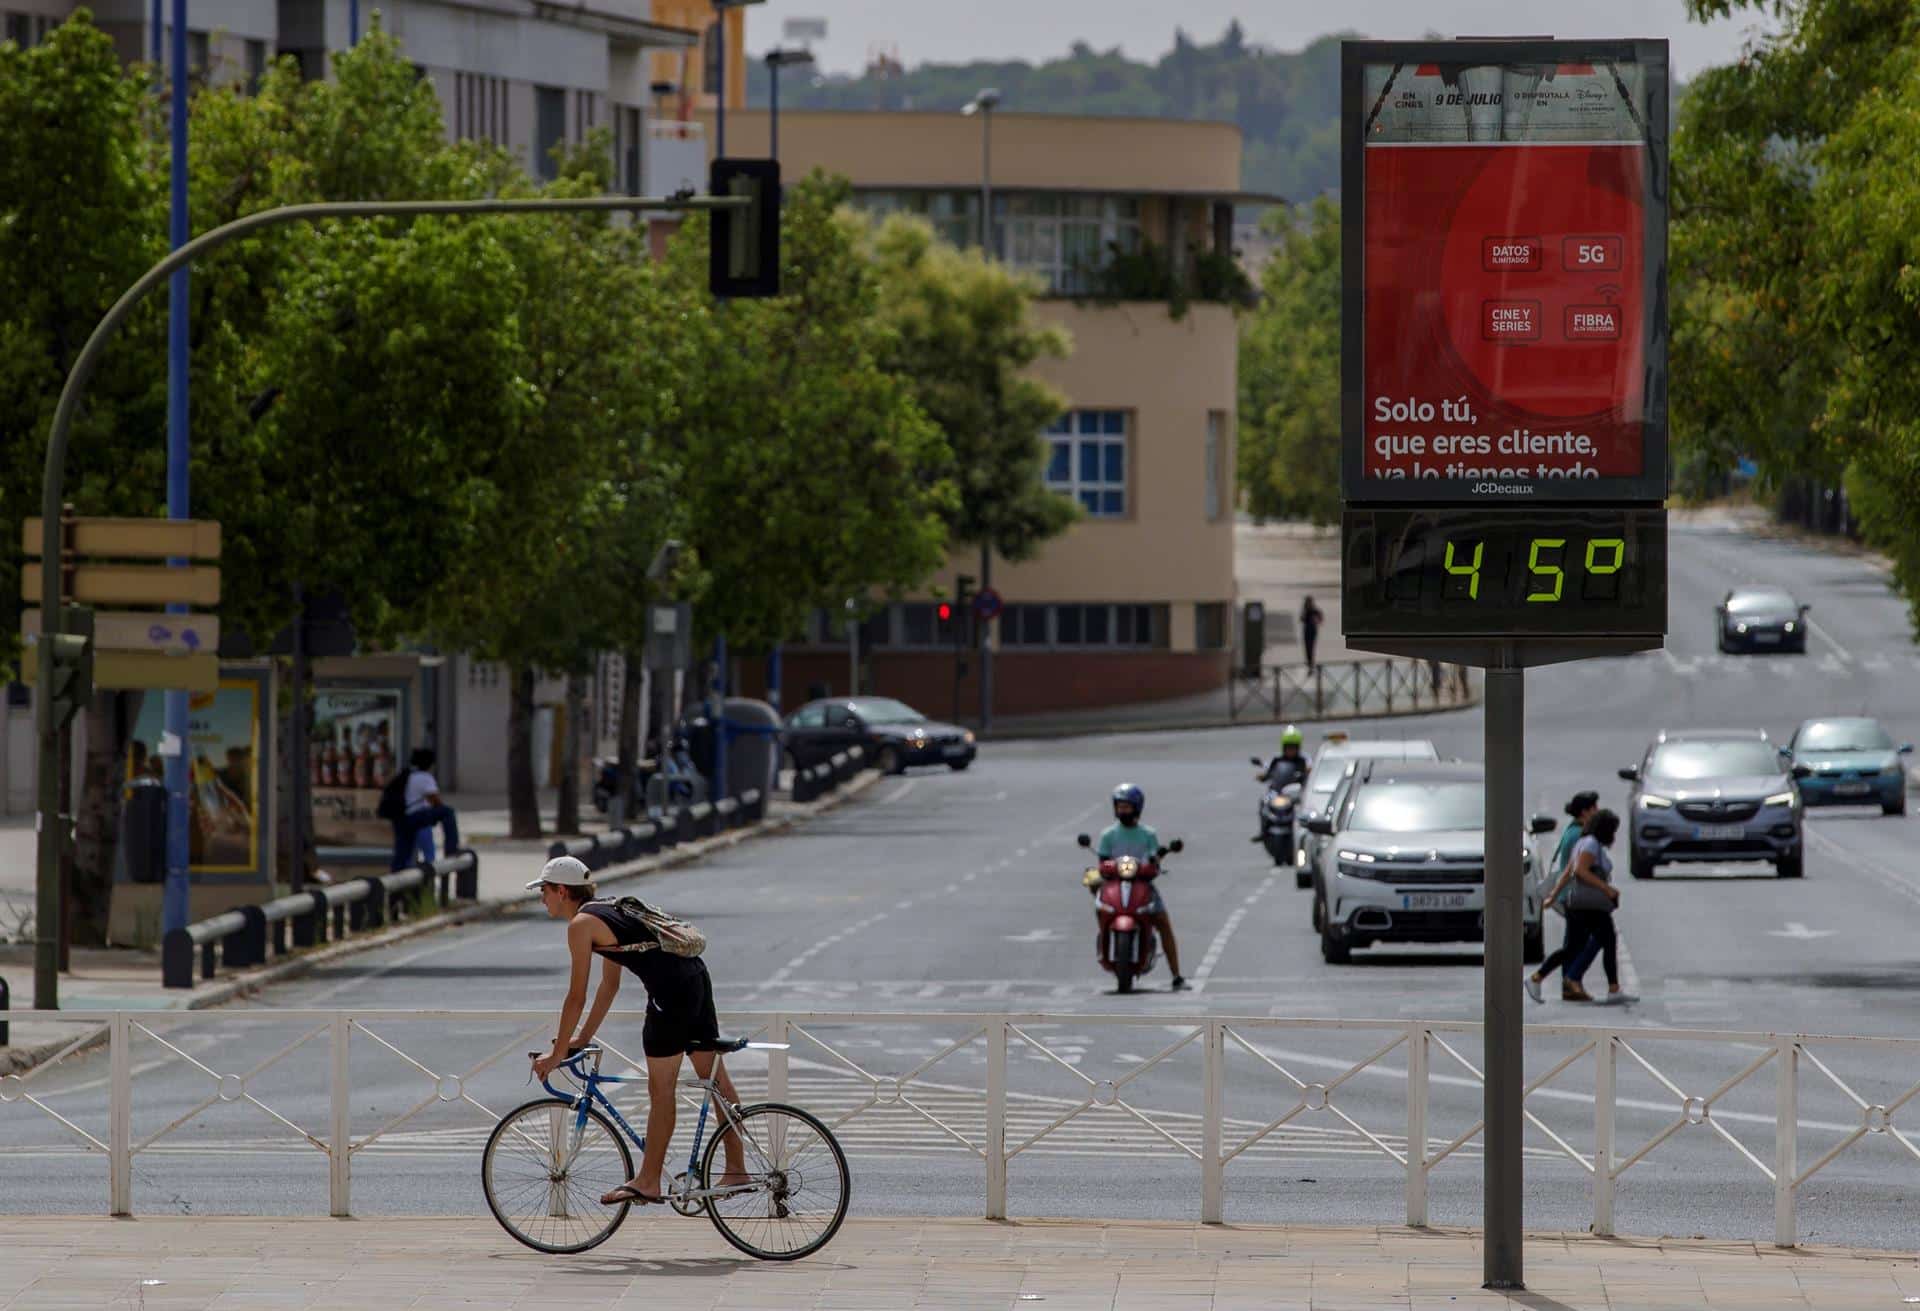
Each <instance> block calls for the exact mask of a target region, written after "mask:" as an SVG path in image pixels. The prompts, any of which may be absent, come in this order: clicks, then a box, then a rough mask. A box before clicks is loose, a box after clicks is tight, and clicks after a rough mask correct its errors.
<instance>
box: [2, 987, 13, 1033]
mask: <svg viewBox="0 0 1920 1311" xmlns="http://www.w3.org/2000/svg"><path fill="white" fill-rule="evenodd" d="M12 1006H13V996H12V989H10V988H8V987H7V981H6V980H5V979H4V978H0V1015H5V1014H6V1013H7V1011H8V1010H9V1009H11V1007H12ZM6 1045H7V1022H6V1021H5V1020H0V1047H4V1046H6Z"/></svg>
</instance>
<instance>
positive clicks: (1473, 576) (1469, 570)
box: [1446, 542, 1487, 601]
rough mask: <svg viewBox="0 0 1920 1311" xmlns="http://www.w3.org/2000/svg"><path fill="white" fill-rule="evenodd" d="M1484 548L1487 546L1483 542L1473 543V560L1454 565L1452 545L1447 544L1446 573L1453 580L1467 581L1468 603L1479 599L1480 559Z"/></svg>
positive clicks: (1450, 543)
mask: <svg viewBox="0 0 1920 1311" xmlns="http://www.w3.org/2000/svg"><path fill="white" fill-rule="evenodd" d="M1486 547H1487V544H1486V543H1485V542H1475V543H1474V544H1473V559H1472V560H1470V561H1468V562H1467V563H1466V564H1455V563H1454V561H1453V543H1452V542H1448V543H1447V558H1446V566H1447V572H1448V573H1450V574H1452V575H1453V576H1454V577H1455V578H1464V579H1466V580H1467V599H1468V600H1469V601H1478V600H1479V599H1480V558H1481V556H1482V555H1483V554H1484V553H1485V551H1486Z"/></svg>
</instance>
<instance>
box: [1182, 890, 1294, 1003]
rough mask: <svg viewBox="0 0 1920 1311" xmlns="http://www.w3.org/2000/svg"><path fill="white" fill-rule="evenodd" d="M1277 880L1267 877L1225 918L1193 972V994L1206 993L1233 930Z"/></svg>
mask: <svg viewBox="0 0 1920 1311" xmlns="http://www.w3.org/2000/svg"><path fill="white" fill-rule="evenodd" d="M1277 878H1278V876H1277V875H1273V874H1269V875H1267V877H1266V878H1265V880H1263V881H1262V882H1261V884H1260V886H1259V887H1257V888H1255V889H1254V890H1253V892H1252V893H1251V894H1250V895H1249V896H1248V897H1247V899H1246V900H1245V901H1243V902H1241V903H1240V905H1239V908H1238V909H1236V910H1235V911H1234V912H1233V914H1231V915H1229V916H1227V922H1226V923H1225V924H1222V925H1221V926H1220V931H1219V932H1218V933H1216V934H1214V935H1213V941H1212V942H1211V943H1209V944H1207V954H1206V956H1205V957H1204V958H1203V959H1202V960H1201V961H1200V968H1199V969H1197V970H1195V971H1194V972H1193V983H1192V985H1191V987H1192V989H1193V991H1194V992H1205V991H1206V989H1207V980H1208V979H1209V978H1211V977H1212V975H1213V967H1214V966H1215V965H1218V964H1219V963H1220V957H1221V956H1222V955H1223V954H1224V953H1225V952H1226V950H1227V943H1228V942H1229V941H1231V940H1232V938H1233V933H1234V930H1235V929H1238V928H1239V927H1240V921H1241V920H1243V919H1245V918H1246V917H1247V912H1248V911H1250V910H1252V909H1253V906H1254V903H1255V902H1257V901H1259V900H1260V898H1262V897H1264V896H1265V895H1266V894H1267V890H1268V889H1270V888H1271V887H1273V885H1274V883H1275V882H1276V880H1277Z"/></svg>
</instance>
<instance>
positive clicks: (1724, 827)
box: [1693, 824, 1747, 842]
mask: <svg viewBox="0 0 1920 1311" xmlns="http://www.w3.org/2000/svg"><path fill="white" fill-rule="evenodd" d="M1746 835H1747V826H1746V825H1744V824H1696V825H1695V826H1694V829H1693V836H1694V839H1695V840H1696V841H1700V842H1713V841H1715V840H1717V839H1723V838H1744V837H1745V836H1746Z"/></svg>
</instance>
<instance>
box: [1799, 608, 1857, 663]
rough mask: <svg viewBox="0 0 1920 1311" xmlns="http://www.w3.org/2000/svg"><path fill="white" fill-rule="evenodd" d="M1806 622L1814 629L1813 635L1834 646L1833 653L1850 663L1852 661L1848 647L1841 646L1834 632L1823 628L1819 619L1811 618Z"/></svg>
mask: <svg viewBox="0 0 1920 1311" xmlns="http://www.w3.org/2000/svg"><path fill="white" fill-rule="evenodd" d="M1806 623H1807V627H1808V628H1810V629H1812V630H1813V635H1814V636H1815V637H1817V638H1819V639H1820V640H1821V641H1823V642H1825V643H1826V644H1827V645H1828V646H1830V647H1832V648H1833V653H1834V654H1835V655H1837V656H1839V657H1840V658H1841V659H1842V660H1845V661H1847V662H1849V663H1851V662H1852V660H1853V655H1852V653H1851V652H1849V651H1848V650H1847V648H1846V647H1844V646H1841V645H1840V643H1839V642H1838V641H1837V640H1836V639H1835V638H1834V635H1833V634H1832V633H1829V632H1828V631H1827V630H1826V629H1824V628H1822V627H1821V626H1820V623H1819V621H1818V620H1815V619H1812V618H1809V619H1808V620H1807V621H1806Z"/></svg>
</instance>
